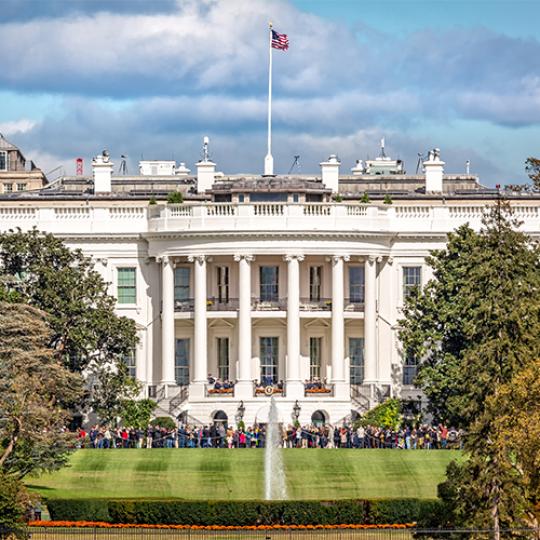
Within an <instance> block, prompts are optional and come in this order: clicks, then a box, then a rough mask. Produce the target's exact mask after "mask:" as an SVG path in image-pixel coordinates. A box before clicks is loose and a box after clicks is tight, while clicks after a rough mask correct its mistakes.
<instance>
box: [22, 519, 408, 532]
mask: <svg viewBox="0 0 540 540" xmlns="http://www.w3.org/2000/svg"><path fill="white" fill-rule="evenodd" d="M28 525H29V526H30V527H64V528H84V527H92V528H104V529H177V530H196V531H236V530H241V531H255V530H277V529H281V530H285V529H295V530H314V529H412V528H414V527H415V526H416V523H398V524H393V525H390V524H387V525H384V524H381V525H377V524H373V525H368V524H354V523H348V524H341V525H245V526H234V525H147V524H135V523H105V522H104V521H30V522H29V523H28Z"/></svg>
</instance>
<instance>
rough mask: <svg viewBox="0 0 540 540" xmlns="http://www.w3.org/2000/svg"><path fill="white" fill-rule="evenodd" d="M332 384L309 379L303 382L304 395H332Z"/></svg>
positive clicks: (314, 396)
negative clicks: (309, 380)
mask: <svg viewBox="0 0 540 540" xmlns="http://www.w3.org/2000/svg"><path fill="white" fill-rule="evenodd" d="M333 395H334V385H333V384H327V383H326V381H320V380H316V381H311V382H308V383H306V384H304V396H305V397H313V398H323V397H333Z"/></svg>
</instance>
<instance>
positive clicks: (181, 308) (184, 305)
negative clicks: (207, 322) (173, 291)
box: [174, 298, 195, 312]
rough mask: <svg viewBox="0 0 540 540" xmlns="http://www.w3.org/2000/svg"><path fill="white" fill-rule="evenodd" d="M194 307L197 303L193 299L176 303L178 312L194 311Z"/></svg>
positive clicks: (175, 308) (175, 307) (176, 301)
mask: <svg viewBox="0 0 540 540" xmlns="http://www.w3.org/2000/svg"><path fill="white" fill-rule="evenodd" d="M194 306H195V301H194V299H193V298H185V299H184V300H175V301H174V311H177V312H186V311H193V309H194Z"/></svg>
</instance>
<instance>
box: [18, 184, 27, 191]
mask: <svg viewBox="0 0 540 540" xmlns="http://www.w3.org/2000/svg"><path fill="white" fill-rule="evenodd" d="M17 191H26V184H17Z"/></svg>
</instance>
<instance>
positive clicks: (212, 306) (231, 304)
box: [206, 298, 238, 311]
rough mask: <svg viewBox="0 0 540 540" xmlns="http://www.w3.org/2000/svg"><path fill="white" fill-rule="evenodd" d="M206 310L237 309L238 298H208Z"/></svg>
mask: <svg viewBox="0 0 540 540" xmlns="http://www.w3.org/2000/svg"><path fill="white" fill-rule="evenodd" d="M206 310H207V311H238V298H228V299H227V300H224V299H221V300H220V299H219V298H208V300H207V301H206Z"/></svg>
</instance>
